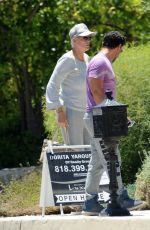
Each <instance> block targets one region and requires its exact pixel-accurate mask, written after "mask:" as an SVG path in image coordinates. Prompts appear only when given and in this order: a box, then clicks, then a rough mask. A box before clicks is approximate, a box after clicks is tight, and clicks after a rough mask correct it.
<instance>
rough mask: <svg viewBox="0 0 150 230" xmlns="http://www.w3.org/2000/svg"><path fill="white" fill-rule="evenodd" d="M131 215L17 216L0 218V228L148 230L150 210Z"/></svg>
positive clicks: (1, 229) (2, 229) (10, 229)
mask: <svg viewBox="0 0 150 230" xmlns="http://www.w3.org/2000/svg"><path fill="white" fill-rule="evenodd" d="M130 213H131V214H132V215H133V216H124V217H101V216H99V217H98V216H93V217H92V216H82V215H50V216H47V215H46V216H44V217H42V216H19V217H5V218H0V230H150V210H147V211H132V212H130Z"/></svg>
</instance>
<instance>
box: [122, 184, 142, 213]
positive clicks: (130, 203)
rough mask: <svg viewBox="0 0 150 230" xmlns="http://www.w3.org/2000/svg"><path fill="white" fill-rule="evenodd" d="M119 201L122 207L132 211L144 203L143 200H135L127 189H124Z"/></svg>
mask: <svg viewBox="0 0 150 230" xmlns="http://www.w3.org/2000/svg"><path fill="white" fill-rule="evenodd" d="M118 202H119V204H120V205H121V207H123V208H126V209H128V210H130V211H133V210H136V209H137V208H139V207H140V206H141V205H142V204H143V203H144V202H143V201H141V200H134V199H132V198H130V197H129V195H128V193H127V190H126V189H123V191H122V193H121V194H120V195H119V196H118Z"/></svg>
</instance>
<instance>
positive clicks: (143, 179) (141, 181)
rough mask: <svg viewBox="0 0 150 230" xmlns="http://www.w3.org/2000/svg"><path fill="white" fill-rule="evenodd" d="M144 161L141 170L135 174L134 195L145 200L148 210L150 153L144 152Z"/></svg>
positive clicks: (149, 204) (149, 200) (149, 198)
mask: <svg viewBox="0 0 150 230" xmlns="http://www.w3.org/2000/svg"><path fill="white" fill-rule="evenodd" d="M144 153H145V154H144V155H145V159H144V161H143V164H142V169H141V170H139V172H138V173H137V180H136V193H135V195H136V196H138V197H140V198H141V199H143V200H145V201H146V203H147V205H148V207H149V208H150V151H149V152H148V153H147V152H146V151H144Z"/></svg>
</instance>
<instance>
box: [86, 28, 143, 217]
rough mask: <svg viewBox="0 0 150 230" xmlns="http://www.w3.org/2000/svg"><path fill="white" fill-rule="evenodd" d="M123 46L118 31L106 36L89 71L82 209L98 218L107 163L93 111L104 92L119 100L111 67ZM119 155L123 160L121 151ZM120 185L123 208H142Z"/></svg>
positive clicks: (119, 178) (120, 198) (119, 180)
mask: <svg viewBox="0 0 150 230" xmlns="http://www.w3.org/2000/svg"><path fill="white" fill-rule="evenodd" d="M124 44H125V38H124V37H123V36H122V35H121V34H120V33H119V32H118V31H111V32H109V33H107V34H106V35H105V36H104V39H103V44H102V49H101V51H100V52H99V53H98V54H97V55H95V56H94V57H93V58H92V60H91V61H90V63H89V65H88V69H87V77H86V88H87V106H86V113H85V116H84V121H85V125H86V127H87V130H88V132H89V135H90V138H91V152H92V156H91V159H90V162H89V167H88V173H87V179H86V184H85V192H86V200H85V203H84V205H83V214H86V215H99V213H100V212H101V211H102V210H103V206H102V205H100V204H99V203H98V191H99V182H100V179H101V176H102V173H103V172H104V170H105V171H106V172H107V162H106V160H105V158H104V155H103V153H102V150H101V147H100V144H99V141H100V138H94V132H93V119H92V108H93V106H96V105H98V104H100V103H101V102H102V101H103V100H104V99H105V98H106V95H105V92H106V91H108V90H109V91H112V96H113V98H116V77H115V74H114V71H113V68H112V63H113V62H114V61H115V60H116V58H117V57H118V56H119V54H120V53H121V52H122V49H123V46H124ZM117 155H118V159H120V154H119V150H118V151H117ZM119 161H120V160H119ZM119 174H120V173H119ZM117 181H118V187H119V191H118V201H119V203H120V205H121V206H122V207H123V208H128V209H130V210H131V209H132V208H134V207H135V206H138V205H141V203H142V202H141V201H137V200H133V199H131V198H130V197H129V196H128V194H127V191H126V190H124V188H123V184H122V179H121V174H120V175H119V176H118V177H117Z"/></svg>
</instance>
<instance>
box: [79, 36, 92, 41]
mask: <svg viewBox="0 0 150 230" xmlns="http://www.w3.org/2000/svg"><path fill="white" fill-rule="evenodd" d="M80 38H82V39H83V40H85V41H88V40H91V39H92V37H90V36H85V37H80Z"/></svg>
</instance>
